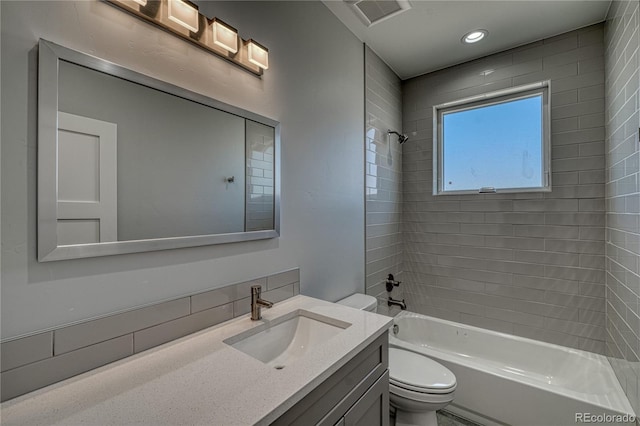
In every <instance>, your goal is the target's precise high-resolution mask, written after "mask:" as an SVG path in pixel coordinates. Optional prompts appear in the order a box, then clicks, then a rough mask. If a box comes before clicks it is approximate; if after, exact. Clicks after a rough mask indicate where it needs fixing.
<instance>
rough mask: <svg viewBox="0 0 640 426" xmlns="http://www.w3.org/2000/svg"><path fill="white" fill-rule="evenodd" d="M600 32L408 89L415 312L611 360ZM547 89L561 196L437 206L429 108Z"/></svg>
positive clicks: (429, 78)
mask: <svg viewBox="0 0 640 426" xmlns="http://www.w3.org/2000/svg"><path fill="white" fill-rule="evenodd" d="M603 51H604V49H603V26H602V25H601V24H600V25H595V26H591V27H587V28H584V29H581V30H578V31H573V32H570V33H566V34H562V35H559V36H557V37H553V38H549V39H546V40H542V41H539V42H535V43H532V44H528V45H526V46H522V47H519V48H517V49H513V50H510V51H507V52H503V53H498V54H495V55H491V56H488V57H486V58H482V59H479V60H476V61H472V62H469V63H466V64H462V65H460V66H455V67H452V68H448V69H445V70H442V71H438V72H434V73H431V74H427V75H424V76H420V77H417V78H414V79H411V80H407V81H406V82H404V84H403V92H402V94H403V121H404V125H403V127H404V131H405V132H406V133H408V134H409V136H410V138H411V139H410V140H409V142H407V143H406V144H405V145H404V147H403V167H404V172H403V201H404V203H403V206H404V209H403V227H404V279H405V284H406V285H405V296H406V298H407V302H408V305H409V309H410V310H412V311H417V312H420V313H424V314H427V315H433V316H437V317H442V318H447V319H452V320H455V321H460V322H463V323H468V324H472V325H476V326H479V327H484V328H489V329H493V330H499V331H502V332H507V333H511V334H516V335H520V336H526V337H530V338H534V339H539V340H543V341H548V342H553V343H558V344H562V345H566V346H571V347H576V348H581V349H586V350H591V351H595V352H600V353H603V352H604V349H605V344H604V341H605V328H604V326H605V321H604V310H605V286H604V275H605V274H604V244H603V239H604V86H603V83H604V60H603ZM545 79H550V80H551V90H552V99H551V102H552V112H551V116H552V117H551V118H552V124H551V130H552V141H551V143H552V171H553V191H552V192H551V193H548V194H544V195H543V194H542V193H521V194H495V195H465V196H438V197H434V196H433V195H432V106H433V105H437V104H440V103H444V102H448V101H453V100H457V99H462V98H465V97H468V96H471V95H475V94H479V93H483V92H490V91H493V90H498V89H502V88H507V87H513V86H518V85H522V84H526V83H531V82H536V81H541V80H545Z"/></svg>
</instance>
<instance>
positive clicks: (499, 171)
mask: <svg viewBox="0 0 640 426" xmlns="http://www.w3.org/2000/svg"><path fill="white" fill-rule="evenodd" d="M433 110H434V111H433V117H434V142H433V149H434V157H433V158H434V160H433V181H434V184H433V193H434V195H444V194H471V193H493V192H532V191H550V190H551V174H550V157H551V156H550V136H549V133H550V130H549V127H550V125H549V124H550V123H549V122H550V119H549V82H548V81H545V82H540V83H535V84H530V85H527V86H520V87H515V88H511V89H507V90H502V91H499V92H492V93H487V94H484V95H481V96H476V97H474V98H468V99H462V100H459V101H455V102H450V103H447V104H443V105H437V106H435V107H433Z"/></svg>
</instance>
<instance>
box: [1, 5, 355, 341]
mask: <svg viewBox="0 0 640 426" xmlns="http://www.w3.org/2000/svg"><path fill="white" fill-rule="evenodd" d="M0 7H1V8H2V11H1V15H2V22H1V31H2V35H1V36H2V40H1V43H2V44H1V55H2V58H1V59H2V76H1V78H2V104H1V107H2V129H1V132H2V134H1V136H2V265H1V266H2V267H1V269H2V272H1V276H2V293H1V298H2V337H3V338H10V337H13V336H18V335H21V334H24V333H30V332H35V331H38V330H43V329H47V328H50V327H55V326H60V325H63V324H68V323H70V322H74V321H79V320H83V319H87V318H91V317H95V316H99V315H104V314H108V313H112V312H115V311H119V310H122V309H128V308H132V307H136V306H141V305H145V304H150V303H156V302H158V301H161V300H167V299H172V298H176V297H178V296H181V295H184V294H190V293H196V292H198V291H202V290H204V289H208V288H215V287H220V286H222V285H225V284H227V283H232V282H243V281H249V280H251V279H254V278H256V277H260V276H265V275H270V274H272V273H275V272H279V271H282V270H287V269H291V268H294V267H300V271H301V277H300V286H301V287H300V290H301V293H303V294H306V295H310V296H316V297H320V298H323V299H327V300H337V299H339V298H341V297H344V296H347V295H348V294H350V293H353V292H355V291H363V290H364V271H363V265H364V202H363V199H364V194H363V188H364V162H363V158H364V153H363V146H362V141H363V140H364V129H363V126H362V117H363V116H364V96H363V86H364V81H363V72H362V69H363V63H364V62H363V51H362V44H361V43H360V42H359V41H358V40H357V39H356V38H355V37H354V36H353V35H352V34H351V33H350V32H349V31H348V30H347V29H346V28H345V27H344V26H343V25H342V24H341V23H340V22H339V21H338V19H337V18H335V17H334V16H333V15H332V14H331V12H330V11H329V10H328V9H326V7H325V6H323V5H322V4H321V3H319V2H281V1H275V2H221V3H218V2H202V3H201V8H202V11H203V12H204V13H206V14H207V15H209V16H214V15H215V16H219V17H220V18H222V19H223V20H224V21H225V22H228V23H229V24H231V25H233V26H234V27H236V28H238V29H239V30H240V33H241V35H242V36H243V37H245V38H248V37H253V38H255V39H256V40H258V41H259V42H261V43H263V44H264V45H266V46H267V47H269V54H270V65H271V68H270V69H269V70H268V71H266V72H265V74H264V76H263V78H262V79H259V78H256V77H255V76H253V75H252V74H249V73H247V72H244V71H242V70H241V69H239V68H237V67H236V66H234V65H232V64H230V63H227V62H226V61H224V60H221V59H219V58H217V57H215V56H212V55H210V54H208V53H206V52H204V51H203V50H201V49H199V48H197V47H195V46H191V45H189V44H187V43H185V42H184V41H183V40H180V39H178V38H176V37H174V36H172V35H170V34H168V33H166V32H164V31H161V30H159V29H157V28H155V27H152V26H150V25H149V24H147V23H145V22H142V21H140V20H138V19H136V18H134V17H132V16H130V15H128V14H126V13H123V12H122V11H120V10H118V9H116V8H114V7H112V6H110V5H109V4H107V3H105V2H99V1H92V2H85V1H79V2H68V1H62V2H0ZM39 37H43V38H45V39H48V40H51V41H53V42H56V43H58V44H62V45H64V46H67V47H69V48H72V49H76V50H81V51H84V52H87V53H90V54H92V55H95V56H99V57H102V58H105V59H107V60H110V61H112V62H116V63H119V64H122V65H124V66H126V67H128V68H131V69H134V70H136V71H139V72H142V73H145V74H148V75H151V76H153V77H155V78H158V79H161V80H164V81H168V82H171V83H172V84H176V85H179V86H182V87H185V88H187V89H189V90H193V91H195V92H199V93H202V94H205V95H207V96H210V97H212V98H216V99H218V100H220V101H223V102H226V103H229V104H233V105H236V106H238V107H240V108H244V109H247V110H250V111H253V112H255V113H258V114H261V115H264V116H267V117H270V118H273V119H275V120H278V121H280V122H281V123H282V227H281V237H280V238H278V239H273V240H266V241H257V242H250V243H239V244H230V245H221V246H211V247H201V248H189V249H181V250H171V251H161V252H154V253H142V254H132V255H122V256H111V257H102V258H93V259H80V260H69V261H59V262H49V263H43V264H39V263H38V262H37V261H36V96H37V91H36V76H37V73H36V58H37V56H36V53H37V52H36V49H34V47H35V46H36V44H37V41H38V38H39ZM309 52H313V54H310V53H309Z"/></svg>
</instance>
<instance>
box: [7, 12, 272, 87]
mask: <svg viewBox="0 0 640 426" xmlns="http://www.w3.org/2000/svg"><path fill="white" fill-rule="evenodd" d="M0 1H1V0H0ZM104 1H105V2H106V3H109V4H111V5H113V6H116V7H118V8H120V9H122V10H124V11H126V12H129V13H130V14H132V15H134V16H136V17H137V18H140V19H142V20H143V21H146V22H149V23H151V24H154V25H156V26H158V27H160V28H162V29H164V30H166V31H168V32H169V33H171V34H173V35H175V36H176V37H180V38H181V39H183V40H186V41H188V42H190V43H192V44H195V45H196V46H198V47H200V48H202V49H204V50H206V51H208V52H209V53H213V54H215V55H218V56H220V57H221V58H223V59H225V60H227V61H229V62H232V63H234V64H236V65H238V66H239V67H241V68H243V69H245V70H246V71H249V72H250V73H253V74H255V75H257V76H261V75H262V74H263V72H264V70H266V69H267V68H269V49H267V48H266V47H264V46H263V45H261V44H260V43H258V42H256V41H255V40H253V39H248V40H243V39H242V38H240V36H239V34H238V30H236V29H235V28H233V27H232V26H231V25H229V24H227V23H226V22H224V21H222V20H220V19H218V18H216V17H213V18H208V17H207V16H205V15H203V14H201V13H200V12H199V11H198V6H197V5H196V4H194V3H192V2H191V1H189V0H104ZM209 26H211V29H209Z"/></svg>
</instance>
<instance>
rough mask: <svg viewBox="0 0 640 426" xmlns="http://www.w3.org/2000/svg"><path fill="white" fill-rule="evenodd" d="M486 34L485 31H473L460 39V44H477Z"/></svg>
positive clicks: (487, 32)
mask: <svg viewBox="0 0 640 426" xmlns="http://www.w3.org/2000/svg"><path fill="white" fill-rule="evenodd" d="M487 34H489V31H487V30H473V31H471V32H469V33H467V34H465V36H464V37H462V42H463V43H467V44H472V43H477V42H479V41H480V40H482V39H483V38H485V37H486V36H487Z"/></svg>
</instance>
